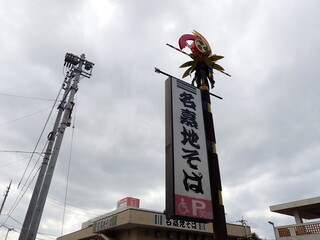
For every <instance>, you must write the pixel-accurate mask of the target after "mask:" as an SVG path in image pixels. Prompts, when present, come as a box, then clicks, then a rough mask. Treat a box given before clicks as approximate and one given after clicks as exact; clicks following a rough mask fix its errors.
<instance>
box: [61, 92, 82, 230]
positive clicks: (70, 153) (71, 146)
mask: <svg viewBox="0 0 320 240" xmlns="http://www.w3.org/2000/svg"><path fill="white" fill-rule="evenodd" d="M78 96H79V95H78ZM76 111H77V98H76V104H75V109H74V112H75V113H74V117H73V126H72V133H71V143H70V151H69V159H68V170H67V179H66V180H67V183H66V190H65V196H64V205H63V214H62V223H61V236H62V235H63V227H64V219H65V213H66V204H67V197H68V188H69V176H70V166H71V160H72V150H73V138H74V129H75V122H76Z"/></svg>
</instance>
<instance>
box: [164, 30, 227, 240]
mask: <svg viewBox="0 0 320 240" xmlns="http://www.w3.org/2000/svg"><path fill="white" fill-rule="evenodd" d="M190 42H191V43H190ZM167 45H168V46H170V47H172V48H174V49H176V50H178V51H180V52H182V53H184V54H186V55H189V56H190V57H191V58H192V61H188V62H186V63H184V64H182V65H181V66H180V67H181V68H183V67H188V69H187V70H186V71H185V73H184V75H183V78H184V77H186V76H188V75H191V73H193V72H194V78H193V80H192V84H195V85H196V87H197V89H200V91H199V92H201V94H200V95H201V102H202V103H201V105H202V116H200V119H202V118H203V123H204V130H205V134H204V136H202V135H201V134H200V132H199V134H198V132H196V131H194V130H193V129H191V130H186V132H185V130H184V129H183V131H182V132H181V134H182V136H183V137H182V141H181V142H182V143H183V142H186V141H188V142H189V143H192V144H191V145H193V146H194V147H195V146H198V147H199V149H200V146H201V145H203V144H199V143H200V142H201V141H200V140H199V139H200V138H204V139H205V140H204V141H205V142H206V144H205V145H206V160H207V164H208V165H207V168H208V172H209V182H208V183H207V182H206V181H204V180H203V179H205V174H203V172H204V171H203V170H202V171H201V173H197V172H192V173H193V177H192V176H191V177H189V176H188V175H187V176H186V175H185V176H184V177H182V178H184V179H183V182H184V183H186V184H185V185H184V190H186V191H187V192H190V190H193V191H195V190H196V191H198V192H197V193H201V194H198V195H197V198H194V199H195V200H197V201H198V203H194V204H192V203H191V204H190V205H188V204H185V203H186V201H185V200H183V201H181V200H178V201H177V200H176V199H175V197H174V196H172V195H175V194H176V191H177V190H176V189H175V186H176V183H175V182H176V179H175V175H176V173H175V172H176V171H181V169H177V168H176V167H175V165H176V164H177V163H178V164H181V162H183V163H184V162H185V161H186V160H187V163H189V166H191V167H193V169H196V170H199V168H198V164H199V163H201V164H202V162H203V157H200V155H199V154H198V149H195V150H197V151H195V150H194V151H192V152H191V151H189V152H188V154H187V155H184V156H185V157H184V156H183V155H182V156H179V155H178V156H175V155H174V154H171V152H175V151H176V145H177V144H175V142H176V143H177V142H179V141H177V140H173V141H172V140H171V139H174V138H175V133H174V131H172V130H170V128H169V130H168V127H166V175H167V177H166V179H167V181H166V186H167V197H166V199H167V200H166V212H167V216H168V217H171V218H178V219H184V218H181V216H180V215H179V214H177V213H178V212H177V208H178V206H179V204H180V205H181V204H182V203H184V205H185V206H186V208H185V209H186V211H185V212H187V211H188V210H190V209H191V210H192V211H194V213H195V215H193V216H190V215H189V216H185V217H186V218H187V217H193V219H194V220H197V221H212V222H213V230H214V235H215V239H217V240H227V228H226V219H225V211H224V206H223V202H222V194H221V192H222V187H221V178H220V170H219V163H218V155H217V151H216V138H215V131H214V124H213V115H212V111H211V101H210V95H213V94H211V93H210V92H209V83H210V85H211V88H213V87H214V84H215V81H214V79H213V69H215V70H217V71H220V72H222V73H223V74H226V75H228V76H230V75H229V74H228V73H226V72H224V69H223V68H222V67H221V66H220V65H218V64H216V61H218V60H220V59H222V58H223V56H219V55H215V54H212V51H211V47H210V45H209V43H208V42H207V40H206V39H205V38H204V37H203V36H202V35H201V34H200V33H198V32H196V31H193V35H191V34H185V35H182V36H181V37H180V39H179V47H180V49H178V48H176V47H173V46H172V45H169V44H167ZM185 47H188V48H190V50H191V52H192V53H190V54H188V53H186V52H184V51H182V49H183V48H185ZM181 84H183V81H181ZM167 85H168V84H166V86H167ZM183 85H184V86H185V89H186V88H187V89H189V90H190V89H192V88H193V86H192V85H189V84H187V83H184V84H183ZM166 89H168V87H166ZM167 92H168V91H167V90H166V109H169V108H168V107H167V106H170V105H172V106H174V100H172V99H174V93H173V91H171V93H170V94H171V96H170V97H167ZM189 93H190V91H189ZM170 94H169V95H170ZM183 94H184V93H183ZM181 96H182V95H180V101H181ZM213 96H215V97H218V98H220V97H219V96H216V95H213ZM195 99H196V98H195V97H194V96H191V95H190V94H189V102H188V104H187V105H186V106H185V107H187V108H190V107H191V106H195V104H196V102H195ZM220 99H221V98H220ZM191 100H192V101H191ZM187 110H188V111H189V110H190V109H187ZM172 112H173V111H171V113H170V111H168V110H166V124H167V123H168V122H169V125H170V119H172V121H180V122H181V117H182V115H181V116H180V119H177V118H176V119H174V117H172V116H171V115H173V113H172ZM170 114H171V115H170ZM197 116H199V114H197V113H196V112H195V111H189V112H188V118H189V120H190V119H191V118H192V119H194V120H195V119H199V118H198V117H197ZM172 125H174V123H173V124H172ZM186 136H187V140H186V139H185V138H186ZM180 139H181V137H180ZM178 145H179V144H178ZM183 160H185V161H183ZM188 161H189V162H188ZM190 163H191V164H190ZM183 170H184V169H183ZM188 180H192V181H193V183H190V182H189V183H188ZM170 182H171V183H172V182H173V185H172V186H170ZM204 185H206V186H204ZM200 186H201V191H200ZM207 188H209V189H210V194H209V195H210V198H207V201H204V199H203V198H204V196H205V189H207ZM192 194H193V196H194V193H192ZM184 199H185V198H184ZM171 202H173V203H171ZM208 202H210V204H211V207H210V208H209V207H208ZM199 210H200V212H199ZM210 211H211V213H210ZM201 212H203V213H205V215H206V216H210V217H205V218H203V217H201V214H200V215H199V213H201ZM211 216H212V217H211Z"/></svg>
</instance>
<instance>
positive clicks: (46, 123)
mask: <svg viewBox="0 0 320 240" xmlns="http://www.w3.org/2000/svg"><path fill="white" fill-rule="evenodd" d="M63 82H64V81H63ZM63 86H64V84H62V85H61V87H60V90H59V93H58V95H57V97H56V99H55V101H54V104H53V105H52V108H51V111H50V113H49V116H48V118H47V120H46V122H45V124H44V127H43V128H42V131H41V133H40V136H39V138H38V141H37V143H36V146H35V147H34V150H33V152H36V149H37V147H38V145H39V142H40V140H41V138H42V135H43V132H44V130H45V129H46V127H47V125H48V122H49V119H50V117H51V114H52V112H53V109H54V107H55V106H56V104H57V101H58V98H59V96H60V93H61V91H62V89H63ZM33 155H34V154H32V155H31V157H30V159H29V161H28V164H27V166H26V168H25V170H24V172H23V174H22V177H21V179H20V181H19V184H18V188H19V186H20V184H21V182H22V180H23V178H24V176H25V174H26V171H27V169H28V167H29V165H30V162H31V160H32V158H33Z"/></svg>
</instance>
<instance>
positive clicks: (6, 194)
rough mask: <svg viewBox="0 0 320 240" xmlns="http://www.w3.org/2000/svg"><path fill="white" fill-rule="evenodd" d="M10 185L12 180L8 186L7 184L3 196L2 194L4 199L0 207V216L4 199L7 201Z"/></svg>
mask: <svg viewBox="0 0 320 240" xmlns="http://www.w3.org/2000/svg"><path fill="white" fill-rule="evenodd" d="M11 183H12V180H11V181H10V184H9V186H8V187H7V190H6V192H5V194H4V199H3V202H2V204H1V207H0V215H1V212H2V209H3V206H4V203H5V202H6V199H7V197H8V193H9V190H10V187H11Z"/></svg>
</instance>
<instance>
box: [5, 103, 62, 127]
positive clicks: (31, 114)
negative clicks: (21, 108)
mask: <svg viewBox="0 0 320 240" xmlns="http://www.w3.org/2000/svg"><path fill="white" fill-rule="evenodd" d="M55 106H57V105H54V106H53V107H55ZM50 108H52V107H49V108H45V109H42V110H39V111H37V112H33V113H30V114H28V115H25V116H23V117H19V118H16V119H14V120H11V121H9V122H6V123H2V124H0V127H2V126H4V125H7V124H10V123H13V122H16V121H19V120H21V119H25V118H27V117H31V116H33V115H36V114H38V113H41V112H44V111H46V110H48V109H50Z"/></svg>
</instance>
